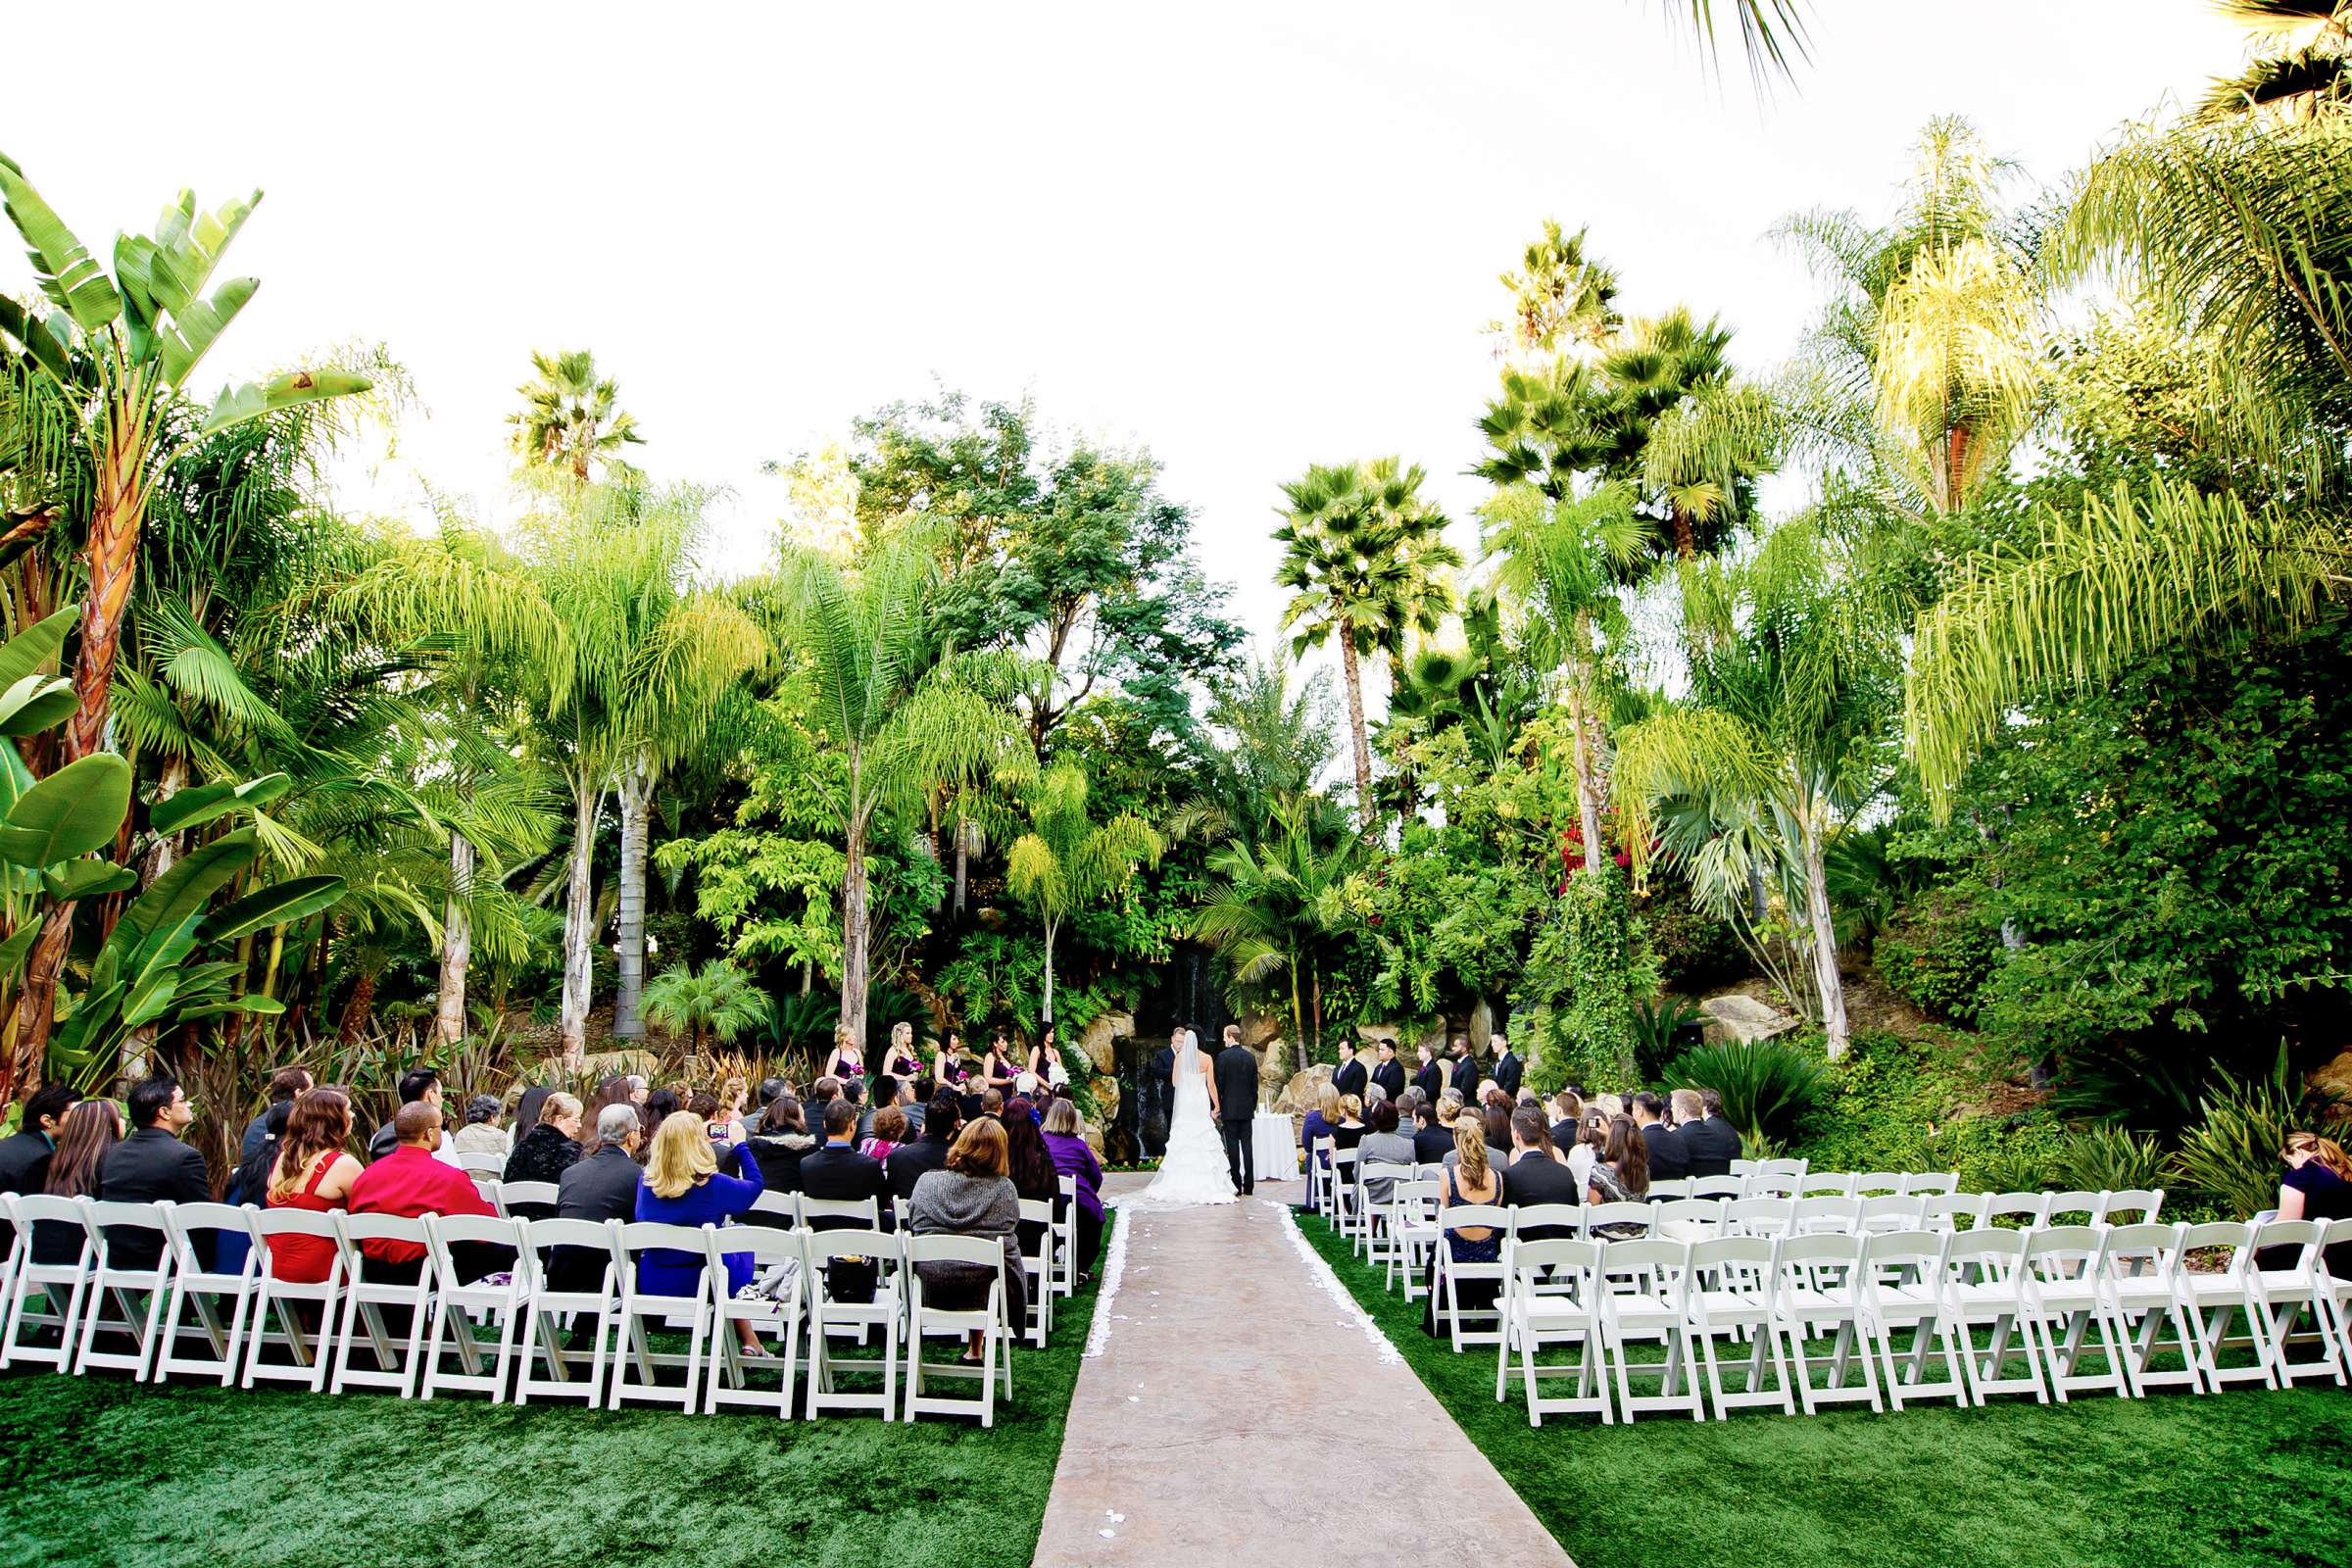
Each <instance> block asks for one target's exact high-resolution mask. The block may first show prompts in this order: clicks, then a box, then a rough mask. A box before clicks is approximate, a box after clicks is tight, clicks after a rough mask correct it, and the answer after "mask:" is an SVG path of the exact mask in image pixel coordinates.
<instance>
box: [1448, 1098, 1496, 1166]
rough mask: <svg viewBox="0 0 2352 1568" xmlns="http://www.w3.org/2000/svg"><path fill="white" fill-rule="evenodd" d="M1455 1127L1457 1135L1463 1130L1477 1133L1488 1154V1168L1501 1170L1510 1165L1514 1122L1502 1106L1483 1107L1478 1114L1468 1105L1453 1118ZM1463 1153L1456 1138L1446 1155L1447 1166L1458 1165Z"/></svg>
mask: <svg viewBox="0 0 2352 1568" xmlns="http://www.w3.org/2000/svg"><path fill="white" fill-rule="evenodd" d="M1453 1126H1454V1131H1455V1132H1456V1133H1457V1134H1458V1133H1459V1132H1460V1131H1461V1129H1462V1128H1464V1127H1473V1128H1476V1129H1477V1130H1478V1136H1479V1141H1480V1143H1481V1145H1482V1146H1483V1147H1484V1148H1485V1150H1486V1152H1487V1164H1488V1165H1489V1166H1491V1167H1493V1168H1494V1169H1495V1170H1500V1169H1502V1168H1503V1167H1504V1166H1505V1165H1508V1164H1509V1163H1510V1162H1511V1118H1510V1114H1509V1113H1508V1112H1507V1111H1505V1110H1504V1109H1503V1108H1502V1107H1501V1106H1500V1105H1481V1106H1480V1107H1479V1108H1478V1109H1476V1110H1472V1109H1471V1108H1469V1107H1468V1106H1466V1105H1465V1106H1464V1107H1462V1109H1461V1111H1460V1112H1459V1113H1457V1114H1456V1115H1455V1116H1454V1118H1453ZM1460 1150H1461V1140H1460V1139H1459V1138H1458V1137H1457V1138H1456V1139H1455V1140H1454V1146H1453V1148H1452V1149H1451V1150H1448V1151H1447V1152H1446V1159H1445V1163H1446V1164H1448V1165H1451V1164H1453V1163H1455V1162H1456V1160H1458V1159H1459V1157H1460Z"/></svg>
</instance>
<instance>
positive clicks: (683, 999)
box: [645, 958, 774, 1055]
mask: <svg viewBox="0 0 2352 1568" xmlns="http://www.w3.org/2000/svg"><path fill="white" fill-rule="evenodd" d="M645 1010H646V1011H647V1012H648V1013H649V1014H651V1015H652V1017H653V1018H654V1019H655V1021H656V1022H659V1023H662V1024H666V1025H668V1026H669V1027H670V1028H672V1029H684V1030H687V1031H688V1032H689V1034H690V1037H691V1039H692V1041H693V1045H694V1050H695V1054H697V1055H700V1054H702V1050H703V1046H704V1044H705V1043H706V1042H707V1041H710V1040H711V1039H716V1040H718V1041H719V1042H721V1043H722V1044H723V1043H725V1042H727V1041H730V1040H733V1039H734V1038H735V1037H736V1036H737V1035H740V1034H742V1033H743V1032H744V1031H745V1030H746V1029H756V1028H758V1027H759V1026H760V1025H761V1024H763V1023H765V1022H766V1021H767V1020H768V1018H769V1017H770V1016H771V1015H772V1013H773V1011H774V1008H773V1007H772V1006H771V1005H770V1004H769V1002H768V999H767V997H766V995H765V994H764V993H762V992H761V991H760V988H759V987H758V986H757V985H755V984H754V983H753V982H752V977H751V976H750V975H748V974H745V973H744V972H743V971H742V970H741V969H738V968H736V967H735V965H733V964H731V963H729V962H728V961H727V960H726V959H724V958H712V959H711V960H710V961H709V962H708V963H705V964H704V965H703V966H702V968H700V969H695V968H693V967H692V966H690V965H687V964H683V963H682V964H679V965H678V966H677V967H676V968H674V969H665V970H663V971H662V974H661V976H660V977H659V978H657V979H656V980H655V981H654V983H653V984H652V985H650V986H647V987H646V988H645Z"/></svg>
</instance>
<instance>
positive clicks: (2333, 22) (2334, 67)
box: [2197, 0, 2352, 123]
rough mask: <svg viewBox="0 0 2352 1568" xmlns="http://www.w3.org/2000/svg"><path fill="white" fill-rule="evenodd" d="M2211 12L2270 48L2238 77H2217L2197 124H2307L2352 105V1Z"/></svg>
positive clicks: (2279, 1)
mask: <svg viewBox="0 0 2352 1568" xmlns="http://www.w3.org/2000/svg"><path fill="white" fill-rule="evenodd" d="M2216 9H2218V10H2220V11H2221V12H2222V13H2223V14H2224V15H2225V16H2228V17H2229V18H2231V19H2233V20H2235V21H2237V22H2239V23H2241V24H2243V25H2245V27H2246V29H2247V30H2248V31H2249V32H2251V33H2252V34H2253V35H2254V36H2255V37H2256V38H2257V39H2258V40H2260V41H2261V42H2262V43H2263V44H2266V45H2268V47H2267V48H2266V49H2264V50H2263V51H2262V52H2261V53H2258V54H2257V55H2256V56H2255V57H2254V59H2253V60H2252V61H2251V62H2249V63H2248V65H2247V66H2246V69H2245V70H2244V71H2241V72H2239V73H2237V74H2236V75H2234V76H2223V77H2217V78H2216V79H2215V81H2214V83H2213V87H2212V89H2211V90H2210V91H2209V92H2207V93H2206V95H2205V101H2204V102H2203V103H2202V104H2200V105H2199V106H2198V109H2197V118H2198V119H2200V120H2203V121H2207V122H2209V123H2210V122H2219V121H2224V120H2229V119H2231V118H2233V117H2236V116H2241V115H2252V116H2257V117H2260V118H2264V119H2270V120H2279V121H2288V122H2292V121H2308V120H2315V119H2318V118H2319V117H2320V116H2323V115H2334V114H2340V113H2342V112H2343V109H2344V107H2345V104H2346V102H2347V101H2348V100H2352V75H2347V74H2346V72H2345V65H2346V62H2347V57H2352V0H2218V4H2217V7H2216Z"/></svg>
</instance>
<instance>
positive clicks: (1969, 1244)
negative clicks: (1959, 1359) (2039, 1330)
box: [1943, 1226, 2050, 1404]
mask: <svg viewBox="0 0 2352 1568" xmlns="http://www.w3.org/2000/svg"><path fill="white" fill-rule="evenodd" d="M2026 1235H2027V1233H2026V1232H2024V1231H2019V1230H2005V1229H1999V1228H1995V1227H1991V1226H1980V1227H1978V1228H1977V1229H1975V1230H1967V1231H1961V1232H1958V1233H1956V1234H1955V1235H1953V1236H1952V1237H1951V1238H1950V1239H1949V1240H1948V1241H1947V1242H1946V1243H1945V1245H1944V1251H1943V1299H1944V1304H1945V1307H1946V1309H1947V1310H1948V1311H1949V1312H1950V1314H1951V1320H1952V1324H1953V1327H1954V1328H1955V1329H1956V1330H1957V1331H1958V1333H1959V1335H1960V1339H1961V1344H1962V1345H1963V1346H1964V1347H1965V1348H1966V1354H1965V1360H1964V1366H1963V1369H1964V1370H1965V1371H1966V1372H1967V1374H1968V1396H1969V1398H1970V1399H1971V1400H1972V1401H1973V1402H1975V1403H1977V1404H1983V1403H1984V1402H1985V1398H1986V1397H1987V1396H1990V1395H1995V1394H2031V1395H2033V1396H2034V1402H2035V1403H2037V1404H2047V1403H2049V1402H2050V1396H2049V1391H2048V1389H2047V1388H2046V1387H2045V1386H2044V1385H2043V1383H2042V1381H2041V1356H2040V1352H2039V1351H2038V1350H2036V1349H2035V1348H2034V1331H2033V1330H2032V1329H2031V1328H2030V1327H2028V1323H2027V1320H2028V1317H2029V1314H2030V1313H2031V1311H2032V1307H2031V1305H2030V1303H2029V1302H2028V1301H2027V1299H2026ZM1979 1325H1983V1326H1984V1327H1985V1329H1986V1330H1987V1331H1988V1333H1987V1337H1986V1341H1985V1344H1984V1345H1983V1346H1979V1345H1978V1344H1977V1343H1976V1330H1977V1328H1978V1326H1979ZM2013 1347H2014V1348H2013ZM2012 1358H2017V1359H2022V1360H2023V1361H2024V1363H2025V1374H2024V1375H2023V1376H2022V1377H2012V1376H2010V1375H2008V1370H2007V1369H2008V1365H2009V1362H2010V1361H2011V1359H2012Z"/></svg>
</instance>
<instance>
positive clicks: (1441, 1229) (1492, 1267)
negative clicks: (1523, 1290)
mask: <svg viewBox="0 0 2352 1568" xmlns="http://www.w3.org/2000/svg"><path fill="white" fill-rule="evenodd" d="M1511 1223H1512V1211H1511V1210H1510V1209H1507V1208H1504V1207H1502V1206H1501V1205H1500V1204H1498V1203H1453V1204H1449V1205H1448V1206H1446V1207H1445V1208H1442V1209H1440V1210H1439V1211H1438V1245H1437V1254H1436V1255H1437V1270H1438V1272H1437V1280H1436V1286H1437V1295H1436V1298H1435V1299H1433V1301H1432V1302H1431V1305H1430V1311H1431V1313H1432V1314H1433V1315H1434V1316H1435V1317H1436V1320H1437V1322H1438V1324H1439V1326H1440V1327H1441V1328H1443V1329H1445V1330H1446V1338H1447V1340H1448V1341H1449V1342H1450V1343H1451V1344H1452V1346H1453V1348H1454V1353H1455V1354H1457V1355H1458V1354H1460V1353H1461V1349H1462V1347H1463V1346H1465V1345H1499V1344H1501V1343H1502V1316H1501V1308H1500V1296H1501V1286H1502V1283H1503V1277H1504V1276H1503V1267H1502V1262H1501V1260H1500V1258H1497V1259H1496V1260H1495V1261H1494V1262H1492V1263H1475V1262H1464V1261H1462V1260H1460V1259H1458V1258H1456V1257H1455V1256H1454V1255H1453V1244H1452V1240H1451V1237H1450V1236H1449V1234H1448V1233H1449V1232H1452V1231H1457V1230H1487V1231H1493V1232H1495V1234H1496V1235H1497V1236H1498V1237H1502V1238H1504V1239H1508V1238H1509V1236H1510V1234H1511ZM1470 1280H1492V1281H1494V1282H1495V1287H1496V1305H1495V1307H1493V1308H1487V1309H1478V1308H1465V1307H1464V1306H1463V1305H1462V1286H1463V1284H1464V1283H1465V1282H1467V1281H1470ZM1474 1320H1475V1321H1476V1322H1478V1323H1481V1324H1490V1323H1491V1324H1493V1325H1494V1326H1493V1327H1492V1328H1483V1327H1482V1328H1473V1327H1470V1326H1468V1325H1469V1324H1471V1323H1472V1322H1473V1321H1474Z"/></svg>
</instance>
